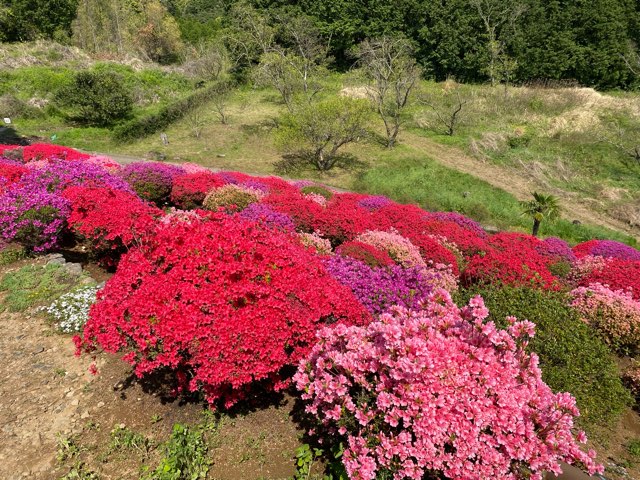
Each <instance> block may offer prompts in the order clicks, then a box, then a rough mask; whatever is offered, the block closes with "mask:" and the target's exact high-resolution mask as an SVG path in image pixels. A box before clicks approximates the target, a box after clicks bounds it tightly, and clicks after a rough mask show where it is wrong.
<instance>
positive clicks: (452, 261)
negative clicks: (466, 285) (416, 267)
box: [404, 232, 460, 275]
mask: <svg viewBox="0 0 640 480" xmlns="http://www.w3.org/2000/svg"><path fill="white" fill-rule="evenodd" d="M404 236H405V237H407V238H408V239H409V240H410V241H411V243H413V244H414V245H415V246H416V247H418V248H419V249H420V255H422V258H424V259H425V261H426V262H427V263H433V264H443V265H451V268H452V271H453V273H454V274H455V275H459V274H460V270H459V268H458V258H457V257H456V255H455V254H454V253H453V252H452V251H451V250H449V249H448V248H446V246H444V245H443V244H442V243H440V242H439V241H438V239H436V238H434V237H433V236H432V235H425V234H421V233H415V232H409V233H407V234H405V235H404ZM443 238H444V237H443ZM447 241H448V240H447Z"/></svg>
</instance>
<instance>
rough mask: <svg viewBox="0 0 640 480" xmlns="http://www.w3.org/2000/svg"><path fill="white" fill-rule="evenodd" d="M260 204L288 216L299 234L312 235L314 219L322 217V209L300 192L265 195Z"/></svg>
mask: <svg viewBox="0 0 640 480" xmlns="http://www.w3.org/2000/svg"><path fill="white" fill-rule="evenodd" d="M262 203H264V204H266V205H269V206H270V207H272V208H273V209H274V210H276V211H278V212H281V213H284V214H286V215H288V216H289V217H290V218H291V219H292V220H293V223H294V224H295V226H296V230H298V231H299V232H306V233H312V232H313V231H314V225H315V224H316V219H317V218H320V217H321V216H322V215H324V208H323V207H322V206H320V205H318V204H317V203H316V202H314V201H312V200H309V199H307V198H305V197H304V196H303V195H302V194H301V193H300V192H291V191H286V192H277V193H271V194H269V195H267V196H266V197H265V198H264V199H263V200H262Z"/></svg>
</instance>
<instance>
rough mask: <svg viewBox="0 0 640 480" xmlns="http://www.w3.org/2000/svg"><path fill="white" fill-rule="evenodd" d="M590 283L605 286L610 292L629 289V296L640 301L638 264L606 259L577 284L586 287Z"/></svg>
mask: <svg viewBox="0 0 640 480" xmlns="http://www.w3.org/2000/svg"><path fill="white" fill-rule="evenodd" d="M592 283H600V284H602V285H607V286H608V287H609V288H610V289H612V290H626V289H629V288H630V289H631V294H632V295H633V298H635V299H636V300H640V262H637V261H631V260H621V259H619V258H608V259H606V261H605V262H603V263H601V264H599V266H595V267H594V268H593V270H591V272H590V273H587V274H585V275H583V276H582V277H581V278H580V279H579V281H578V284H579V285H580V286H583V287H588V286H589V285H591V284H592Z"/></svg>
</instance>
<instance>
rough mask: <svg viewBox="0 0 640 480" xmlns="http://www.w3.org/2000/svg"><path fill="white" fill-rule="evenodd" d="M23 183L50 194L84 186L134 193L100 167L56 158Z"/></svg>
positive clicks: (124, 183) (25, 176) (33, 171)
mask: <svg viewBox="0 0 640 480" xmlns="http://www.w3.org/2000/svg"><path fill="white" fill-rule="evenodd" d="M22 183H24V184H29V185H32V186H34V187H37V188H40V189H42V190H46V191H48V192H61V191H63V190H65V189H66V188H69V187H74V186H81V185H84V186H95V187H108V188H111V189H114V190H121V191H123V192H128V193H133V190H131V187H129V185H128V184H127V182H125V181H124V180H122V179H121V178H119V177H116V176H115V175H112V174H110V173H109V172H108V171H106V170H105V169H104V168H102V167H101V166H99V165H95V164H92V163H88V162H78V161H68V160H59V159H56V158H54V159H52V160H50V161H49V162H48V163H46V164H45V165H42V166H41V167H39V168H35V169H32V170H31V171H30V172H29V173H28V174H26V175H24V177H23V178H22Z"/></svg>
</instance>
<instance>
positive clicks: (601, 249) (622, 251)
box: [591, 240, 640, 261]
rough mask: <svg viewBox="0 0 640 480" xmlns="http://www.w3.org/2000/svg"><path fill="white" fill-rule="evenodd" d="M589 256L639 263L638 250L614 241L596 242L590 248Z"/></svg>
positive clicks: (639, 254) (639, 252)
mask: <svg viewBox="0 0 640 480" xmlns="http://www.w3.org/2000/svg"><path fill="white" fill-rule="evenodd" d="M591 255H597V256H599V257H605V258H619V259H620V260H632V261H640V250H636V249H635V248H633V247H630V246H629V245H626V244H624V243H621V242H616V241H615V240H598V241H597V242H595V244H594V246H593V247H592V248H591Z"/></svg>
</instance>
